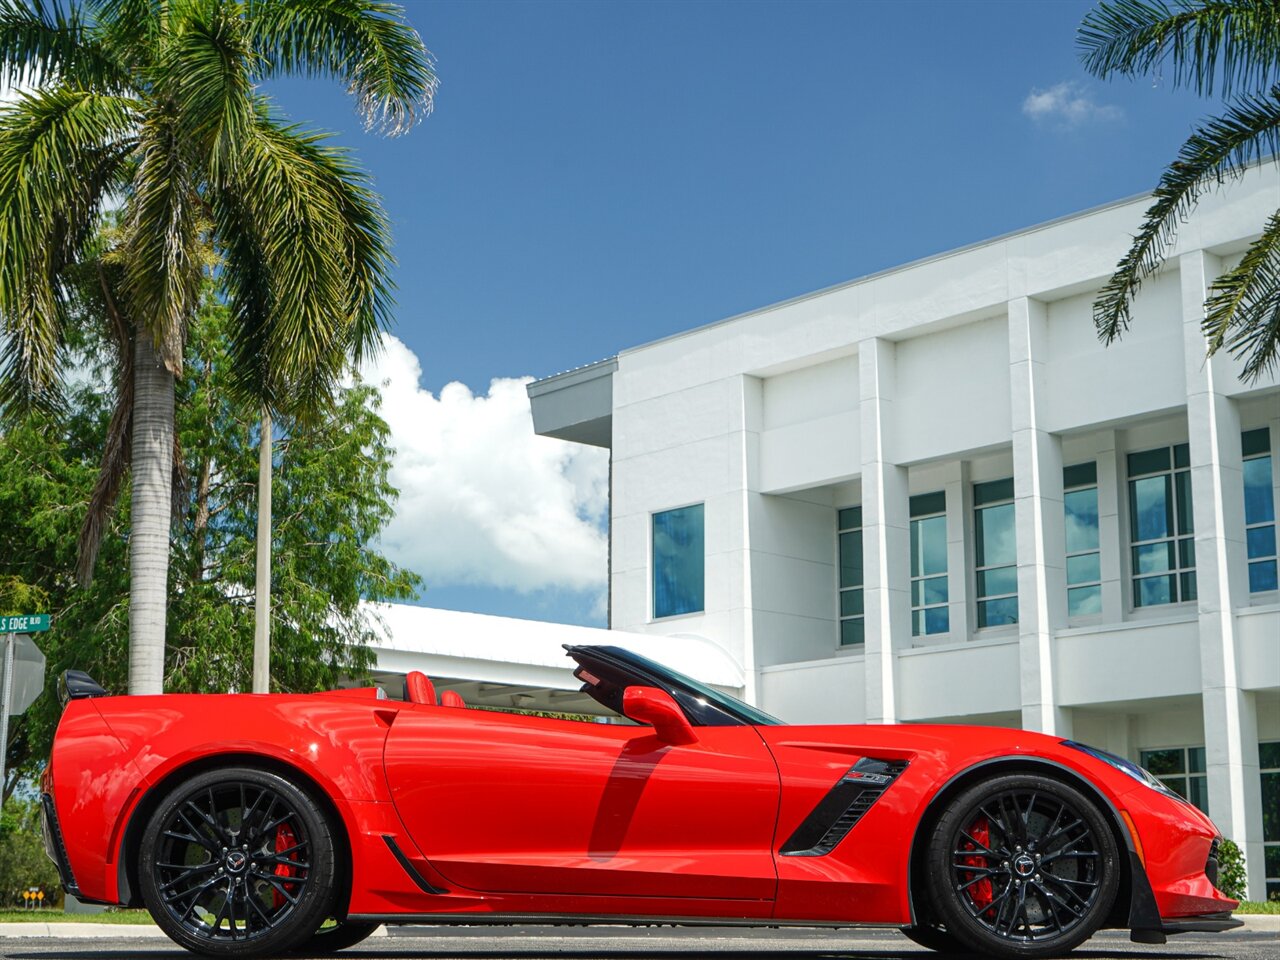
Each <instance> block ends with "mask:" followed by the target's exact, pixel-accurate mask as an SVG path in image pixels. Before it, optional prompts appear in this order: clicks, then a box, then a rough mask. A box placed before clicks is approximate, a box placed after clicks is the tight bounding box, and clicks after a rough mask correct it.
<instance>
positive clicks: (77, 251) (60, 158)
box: [0, 88, 136, 416]
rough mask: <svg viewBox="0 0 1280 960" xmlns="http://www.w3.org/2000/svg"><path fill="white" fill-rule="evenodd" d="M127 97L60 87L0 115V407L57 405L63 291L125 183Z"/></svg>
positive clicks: (130, 119) (10, 411) (27, 97)
mask: <svg viewBox="0 0 1280 960" xmlns="http://www.w3.org/2000/svg"><path fill="white" fill-rule="evenodd" d="M134 108H135V104H134V103H133V102H132V101H130V100H125V99H121V98H116V97H109V96H102V95H99V94H92V93H86V92H84V91H80V90H72V89H67V88H56V89H53V90H45V91H39V92H37V93H34V94H24V95H21V96H20V97H19V99H18V101H17V103H15V104H13V105H12V106H10V107H7V108H5V109H3V110H0V332H2V333H3V334H4V337H5V344H4V350H3V358H2V359H0V408H2V409H3V413H4V415H5V416H13V415H19V414H21V413H23V412H24V411H25V410H27V409H30V408H32V407H41V406H43V407H46V408H50V409H52V408H54V407H56V406H57V404H58V402H59V398H60V377H59V372H58V357H59V351H60V350H61V345H62V342H63V332H62V324H63V320H64V317H63V311H64V308H65V292H64V290H63V289H62V287H61V284H60V279H59V278H60V275H61V273H62V271H63V270H65V269H66V268H67V266H68V265H69V264H71V263H73V262H75V261H76V260H77V259H79V257H80V255H81V254H82V253H83V251H84V250H85V248H86V246H87V245H88V244H89V243H90V242H91V238H92V235H93V230H94V228H95V226H96V224H97V222H98V217H99V214H100V212H101V209H102V206H103V202H104V199H105V197H106V196H107V195H108V194H109V193H110V192H111V191H112V190H113V189H114V188H116V187H118V186H119V175H120V172H121V170H122V169H123V167H124V165H125V160H126V158H127V156H128V154H129V152H130V150H131V149H132V135H133V130H134V125H135V122H136V113H135V109H134Z"/></svg>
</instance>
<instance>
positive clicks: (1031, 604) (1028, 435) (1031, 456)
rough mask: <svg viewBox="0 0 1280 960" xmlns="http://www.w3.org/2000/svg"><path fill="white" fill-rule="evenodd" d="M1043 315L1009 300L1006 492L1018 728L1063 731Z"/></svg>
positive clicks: (1060, 588) (1060, 591) (1054, 472)
mask: <svg viewBox="0 0 1280 960" xmlns="http://www.w3.org/2000/svg"><path fill="white" fill-rule="evenodd" d="M1047 335H1048V314H1047V311H1046V310H1045V306H1044V304H1043V303H1041V302H1040V301H1038V300H1032V299H1030V298H1028V297H1020V298H1019V299H1017V300H1013V301H1010V303H1009V374H1010V383H1011V384H1012V394H1013V396H1012V405H1011V413H1012V422H1013V495H1014V511H1015V516H1016V524H1017V541H1018V638H1019V653H1018V659H1019V667H1020V673H1021V684H1022V726H1023V727H1024V728H1025V729H1028V730H1039V731H1041V732H1043V733H1049V734H1064V735H1069V734H1070V715H1069V712H1068V711H1065V710H1060V709H1059V708H1058V707H1057V703H1056V696H1055V691H1054V685H1053V633H1054V631H1055V630H1056V629H1057V628H1059V627H1061V626H1063V625H1064V624H1065V623H1066V621H1067V603H1066V598H1067V577H1066V546H1065V533H1064V527H1063V524H1064V519H1063V501H1062V441H1061V440H1060V439H1059V438H1058V437H1057V436H1055V435H1053V434H1050V433H1048V432H1047V431H1045V430H1044V429H1043V428H1042V427H1041V425H1040V415H1039V414H1040V402H1041V401H1040V395H1039V390H1040V389H1041V386H1040V385H1041V384H1042V383H1043V380H1044V373H1043V370H1044V360H1043V357H1044V355H1045V342H1046V338H1047Z"/></svg>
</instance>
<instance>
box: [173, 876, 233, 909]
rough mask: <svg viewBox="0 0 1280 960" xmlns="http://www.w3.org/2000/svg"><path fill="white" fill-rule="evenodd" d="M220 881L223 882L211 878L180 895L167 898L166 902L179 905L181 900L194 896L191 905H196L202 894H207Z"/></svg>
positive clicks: (181, 892) (216, 878) (179, 893)
mask: <svg viewBox="0 0 1280 960" xmlns="http://www.w3.org/2000/svg"><path fill="white" fill-rule="evenodd" d="M220 880H221V878H220V877H210V878H209V879H208V880H206V881H204V883H197V884H195V885H194V886H191V887H188V888H187V889H186V890H181V891H179V892H178V893H175V894H173V895H172V896H168V897H165V898H164V901H165V903H177V902H178V901H179V900H184V899H186V898H187V897H191V896H192V895H193V894H194V897H193V898H192V901H191V903H192V904H193V905H194V904H195V903H196V902H197V901H198V900H199V899H200V897H201V895H202V894H204V893H205V892H207V891H208V890H209V889H210V888H211V887H213V886H214V885H215V884H217V883H218V882H219V881H220ZM189 909H190V908H188V910H189Z"/></svg>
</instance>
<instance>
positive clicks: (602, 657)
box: [564, 643, 786, 727]
mask: <svg viewBox="0 0 1280 960" xmlns="http://www.w3.org/2000/svg"><path fill="white" fill-rule="evenodd" d="M564 649H565V651H566V652H567V654H568V656H570V657H572V658H573V659H574V660H575V661H577V663H578V667H579V669H578V671H575V676H579V679H583V678H582V677H581V675H580V674H581V671H582V670H583V669H584V668H585V669H586V670H588V671H590V670H591V669H592V667H596V668H600V667H605V668H609V669H608V671H607V672H610V673H613V674H614V676H613V677H610V678H600V679H607V680H608V681H609V684H610V686H615V685H616V686H617V687H619V688H625V687H627V686H641V687H657V688H658V689H660V690H663V691H665V692H666V693H668V694H670V695H671V697H672V698H673V699H674V700H675V701H676V703H677V704H679V705H680V708H681V709H682V710H683V711H684V712H685V715H686V716H687V717H688V718H689V722H690V723H691V724H693V725H694V726H703V727H727V726H736V725H743V726H752V727H781V726H786V724H785V723H784V722H783V721H782V720H779V719H778V718H777V717H774V716H771V715H769V714H767V713H765V712H764V711H763V710H760V709H759V708H757V707H753V706H751V704H749V703H745V702H743V701H742V700H739V699H738V698H737V697H734V696H731V695H730V694H727V693H724V692H722V691H720V690H716V689H715V688H714V687H710V686H708V685H707V684H705V683H702V682H701V681H698V680H695V679H693V678H692V677H689V676H686V675H685V674H683V673H680V672H679V671H677V670H672V669H671V668H670V667H667V666H663V665H662V664H660V663H657V662H656V661H654V660H650V659H649V658H648V657H646V656H643V655H641V654H638V653H633V652H632V651H630V650H624V649H623V648H622V647H614V646H607V645H600V646H596V645H572V644H567V643H566V644H564ZM620 680H621V681H623V682H619V681H620ZM583 691H584V692H585V693H587V694H588V695H590V696H591V697H592V698H593V699H595V700H596V701H597V702H598V703H600V704H601V705H603V706H605V707H608V708H609V709H611V710H614V711H616V712H618V713H622V711H621V709H620V706H621V702H620V701H619V702H618V703H616V704H615V703H612V702H609V700H608V698H607V697H606V698H605V699H601V698H599V697H596V692H597V691H596V690H594V689H593V684H591V683H589V682H584V686H583ZM618 696H619V697H620V696H621V694H620V693H619V694H618Z"/></svg>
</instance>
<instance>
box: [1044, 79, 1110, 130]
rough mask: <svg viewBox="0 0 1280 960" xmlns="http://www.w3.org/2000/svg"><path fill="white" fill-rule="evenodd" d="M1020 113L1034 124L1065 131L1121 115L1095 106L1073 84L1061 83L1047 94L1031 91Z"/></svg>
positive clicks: (1102, 104) (1067, 81)
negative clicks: (1043, 124)
mask: <svg viewBox="0 0 1280 960" xmlns="http://www.w3.org/2000/svg"><path fill="white" fill-rule="evenodd" d="M1022 112H1023V113H1025V114H1026V115H1027V116H1028V117H1030V118H1031V119H1032V120H1035V121H1036V122H1037V123H1053V122H1056V123H1059V124H1062V125H1064V126H1068V127H1078V126H1080V125H1081V124H1083V123H1089V122H1092V121H1111V120H1120V119H1121V118H1123V117H1124V111H1123V110H1121V109H1120V108H1119V107H1117V106H1115V105H1114V104H1104V103H1095V102H1094V100H1093V99H1092V97H1091V96H1090V95H1089V93H1088V91H1086V90H1085V89H1084V88H1083V87H1081V85H1080V84H1079V83H1077V82H1075V81H1074V80H1064V81H1063V82H1062V83H1057V84H1054V85H1053V86H1052V87H1049V88H1048V89H1047V90H1040V89H1037V88H1035V87H1033V88H1032V89H1031V92H1030V93H1029V94H1027V98H1026V99H1025V100H1023V101H1022Z"/></svg>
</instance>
